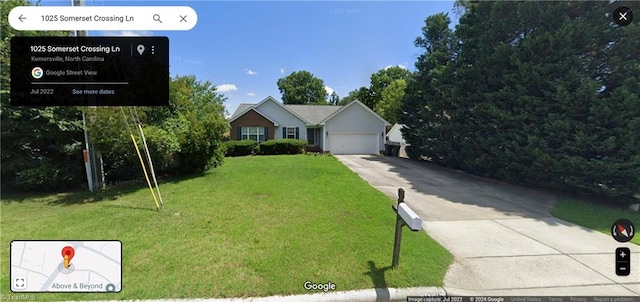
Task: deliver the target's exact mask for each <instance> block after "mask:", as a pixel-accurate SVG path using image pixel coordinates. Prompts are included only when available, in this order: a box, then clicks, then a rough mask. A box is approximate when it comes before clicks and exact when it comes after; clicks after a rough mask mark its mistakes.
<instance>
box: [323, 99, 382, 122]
mask: <svg viewBox="0 0 640 302" xmlns="http://www.w3.org/2000/svg"><path fill="white" fill-rule="evenodd" d="M351 106H360V107H362V108H364V109H365V110H367V111H368V112H369V113H371V114H372V115H373V116H375V117H376V118H377V119H379V120H380V121H382V122H383V123H384V125H385V126H391V124H389V122H387V120H385V119H384V118H382V117H381V116H379V115H378V114H377V113H375V112H374V111H373V110H371V109H370V108H369V107H367V106H366V105H365V104H363V103H361V102H360V101H358V100H355V101H352V102H351V103H349V104H346V105H344V106H342V108H340V109H338V110H336V112H334V113H333V114H331V115H330V116H328V117H327V118H326V119H324V120H323V121H322V123H325V122H327V121H328V120H330V119H332V118H333V117H335V116H336V115H338V114H340V112H342V111H344V110H346V109H347V108H349V107H351Z"/></svg>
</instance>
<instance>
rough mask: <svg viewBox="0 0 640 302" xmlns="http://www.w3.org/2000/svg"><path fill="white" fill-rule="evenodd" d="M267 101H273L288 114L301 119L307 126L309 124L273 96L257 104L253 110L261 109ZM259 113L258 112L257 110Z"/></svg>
mask: <svg viewBox="0 0 640 302" xmlns="http://www.w3.org/2000/svg"><path fill="white" fill-rule="evenodd" d="M267 101H272V102H274V103H275V104H276V105H278V106H280V107H282V108H283V109H284V110H286V111H287V112H289V113H291V115H293V116H295V117H296V118H298V119H300V120H301V121H303V122H304V123H305V124H309V122H308V121H306V120H305V119H304V118H303V117H301V116H300V115H298V114H297V113H295V112H293V111H291V109H289V108H287V107H285V106H284V105H283V104H282V103H280V102H278V101H277V100H276V99H274V98H273V97H272V96H268V97H266V98H265V99H264V100H262V102H260V103H258V104H256V105H255V106H253V108H258V107H260V105H262V104H264V103H266V102H267ZM256 111H257V110H256Z"/></svg>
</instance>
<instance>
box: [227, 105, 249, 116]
mask: <svg viewBox="0 0 640 302" xmlns="http://www.w3.org/2000/svg"><path fill="white" fill-rule="evenodd" d="M253 105H255V104H240V105H238V109H236V111H235V112H234V113H233V114H232V115H231V117H230V119H234V118H236V115H238V114H240V113H242V112H243V111H245V110H247V108H249V107H251V106H253Z"/></svg>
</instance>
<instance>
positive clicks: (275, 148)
mask: <svg viewBox="0 0 640 302" xmlns="http://www.w3.org/2000/svg"><path fill="white" fill-rule="evenodd" d="M306 145H307V141H306V140H302V139H274V140H268V141H266V142H263V143H261V144H260V154H264V155H274V154H302V153H303V151H304V147H305V146H306Z"/></svg>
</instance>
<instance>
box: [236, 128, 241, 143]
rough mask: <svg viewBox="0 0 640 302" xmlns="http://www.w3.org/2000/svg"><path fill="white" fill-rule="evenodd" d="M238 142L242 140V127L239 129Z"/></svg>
mask: <svg viewBox="0 0 640 302" xmlns="http://www.w3.org/2000/svg"><path fill="white" fill-rule="evenodd" d="M237 138H238V140H242V127H238V137H237Z"/></svg>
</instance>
